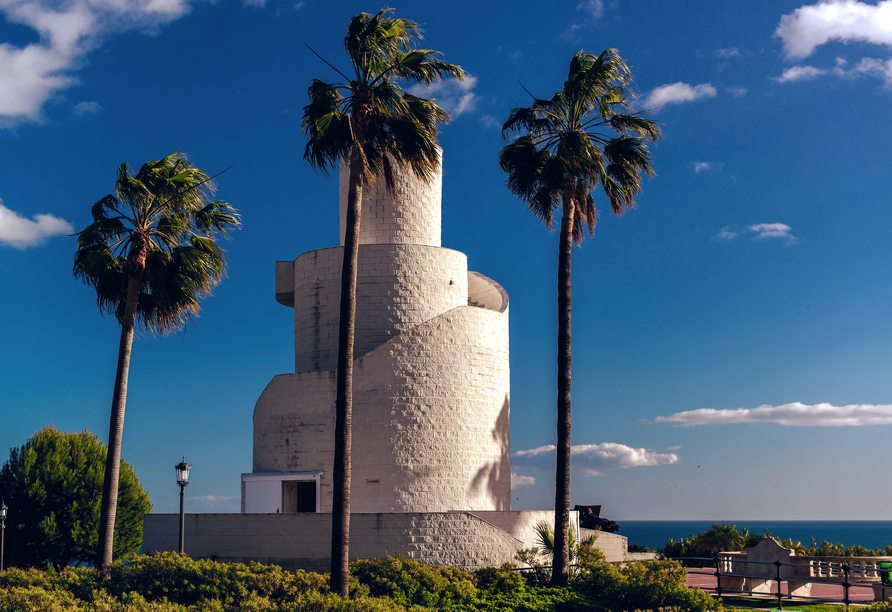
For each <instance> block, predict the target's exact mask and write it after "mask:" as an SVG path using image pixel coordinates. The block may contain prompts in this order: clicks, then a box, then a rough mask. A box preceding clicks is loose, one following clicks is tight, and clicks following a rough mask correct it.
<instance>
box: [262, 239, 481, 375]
mask: <svg viewBox="0 0 892 612" xmlns="http://www.w3.org/2000/svg"><path fill="white" fill-rule="evenodd" d="M343 258H344V250H343V248H342V247H332V248H328V249H320V250H316V251H310V252H309V253H304V254H303V255H301V256H300V257H298V258H297V259H296V260H295V261H294V267H293V272H294V280H293V282H292V287H293V295H294V297H293V304H294V347H295V351H294V362H295V363H294V367H295V372H311V371H318V370H331V369H334V368H335V367H337V357H338V321H339V309H340V295H341V267H342V264H343V261H344V259H343ZM281 285H282V286H283V287H285V286H286V284H285V282H284V281H283V282H282V283H281ZM276 292H277V294H278V292H279V290H278V289H277V290H276ZM467 303H468V263H467V257H466V256H465V255H464V253H460V252H458V251H453V250H451V249H443V248H439V247H429V246H420V245H411V244H368V245H361V246H360V247H359V273H358V279H357V284H356V331H355V339H354V344H353V356H354V358H358V357H361V356H363V355H365V354H366V353H368V352H369V351H370V350H372V349H373V348H375V347H376V346H380V345H381V344H383V343H385V342H387V341H388V340H390V339H391V338H393V337H394V336H396V335H399V334H400V333H402V332H403V331H404V330H406V329H410V328H412V327H414V326H416V325H418V324H419V323H422V322H423V321H427V320H428V319H431V318H433V317H435V316H437V315H439V314H442V313H444V312H446V311H447V310H450V309H452V308H455V307H456V306H464V305H466V304H467Z"/></svg>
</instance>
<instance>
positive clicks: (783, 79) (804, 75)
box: [774, 66, 827, 83]
mask: <svg viewBox="0 0 892 612" xmlns="http://www.w3.org/2000/svg"><path fill="white" fill-rule="evenodd" d="M826 73H827V71H826V70H824V69H823V68H815V67H814V66H793V67H792V68H787V69H786V70H784V73H783V74H782V75H780V76H779V77H774V80H775V81H777V82H778V83H790V82H792V81H810V80H811V79H813V78H815V77H818V76H820V75H822V74H826Z"/></svg>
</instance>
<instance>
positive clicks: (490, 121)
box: [480, 115, 502, 130]
mask: <svg viewBox="0 0 892 612" xmlns="http://www.w3.org/2000/svg"><path fill="white" fill-rule="evenodd" d="M480 123H482V124H483V126H484V127H486V128H489V129H491V130H500V129H502V122H501V121H499V120H498V119H496V118H495V117H493V116H492V115H483V116H482V117H480Z"/></svg>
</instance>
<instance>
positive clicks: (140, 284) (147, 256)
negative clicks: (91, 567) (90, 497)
mask: <svg viewBox="0 0 892 612" xmlns="http://www.w3.org/2000/svg"><path fill="white" fill-rule="evenodd" d="M214 191H215V188H214V184H213V182H212V181H211V180H210V179H209V178H208V176H207V174H205V173H204V172H202V171H201V170H199V169H198V168H196V167H195V166H193V165H192V164H191V163H190V162H189V161H188V160H187V159H186V156H185V155H183V154H182V153H174V154H173V155H168V156H167V157H165V158H163V159H160V160H155V161H150V162H147V163H145V164H143V166H142V167H141V168H140V169H139V172H137V173H136V174H135V175H132V174H131V170H130V168H129V167H128V166H127V164H121V165H120V166H119V167H118V178H117V180H116V181H115V192H114V193H113V194H110V195H107V196H105V197H104V198H102V199H101V200H99V201H98V202H96V203H95V204H94V205H93V209H92V215H93V222H92V223H91V224H90V225H88V226H87V227H86V228H85V229H84V230H83V231H82V232H80V233H79V234H78V235H77V236H78V238H77V246H78V249H77V252H76V253H75V255H74V276H75V277H76V278H80V279H82V280H83V281H84V282H85V283H87V284H88V285H90V286H91V287H93V288H95V289H96V299H97V302H98V305H99V309H100V311H102V312H107V313H109V314H113V315H114V316H115V317H116V318H117V319H118V322H119V323H120V324H121V341H120V345H119V347H118V367H117V372H116V373H115V386H114V392H113V394H112V408H111V419H110V422H109V431H108V455H107V458H106V464H105V477H104V478H105V480H104V483H103V487H102V509H101V512H100V521H99V550H98V551H97V557H96V561H97V566H98V567H99V568H100V570H102V572H103V574H105V573H106V572H107V569H108V566H109V565H110V564H111V562H112V553H113V550H114V530H115V514H116V512H117V502H118V483H119V478H120V465H121V441H122V437H123V432H124V408H125V405H126V402H127V379H128V375H129V371H130V351H131V348H132V345H133V332H134V328H135V326H136V324H137V323H139V324H140V325H141V326H142V327H144V328H145V329H146V330H147V331H149V332H150V333H161V334H165V333H168V332H171V331H173V330H175V329H177V328H179V327H180V326H181V325H183V324H185V323H186V322H187V321H188V320H189V319H191V317H192V316H193V315H196V314H197V313H198V311H199V310H200V308H199V304H198V302H199V299H200V298H202V297H204V296H206V295H209V294H210V293H211V290H212V289H213V288H214V287H216V286H217V284H219V282H220V280H221V279H222V278H223V276H225V274H226V259H225V256H224V252H223V249H222V248H221V247H220V246H219V245H218V244H217V242H216V240H217V238H219V237H220V236H223V237H227V238H228V237H229V231H230V230H232V229H236V228H238V227H239V215H238V213H237V212H236V211H235V209H234V208H232V207H231V206H230V205H229V204H227V203H226V202H224V201H222V200H217V201H211V198H212V196H213V194H214Z"/></svg>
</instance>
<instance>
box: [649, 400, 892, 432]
mask: <svg viewBox="0 0 892 612" xmlns="http://www.w3.org/2000/svg"><path fill="white" fill-rule="evenodd" d="M655 421H656V422H657V423H675V424H677V425H680V426H684V427H691V426H694V425H732V424H737V423H777V424H778V425H786V426H800V427H802V426H810V427H867V426H872V425H892V405H870V404H852V405H849V406H833V405H831V404H826V403H825V404H814V405H812V406H809V405H806V404H802V403H800V402H793V403H791V404H784V405H782V406H768V405H762V406H759V407H758V408H737V409H736V410H716V409H714V408H700V409H698V410H688V411H685V412H678V413H676V414H673V415H671V416H666V417H657V418H656V419H655Z"/></svg>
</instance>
